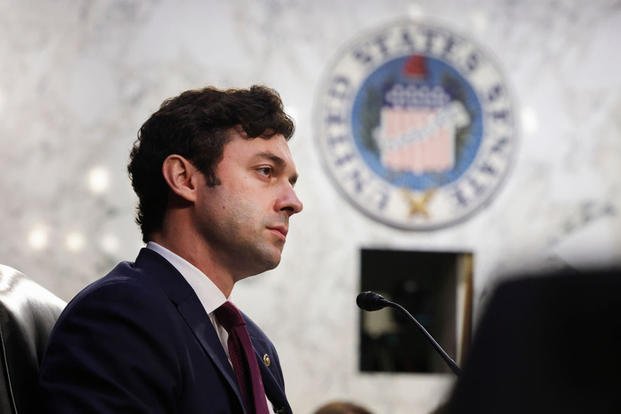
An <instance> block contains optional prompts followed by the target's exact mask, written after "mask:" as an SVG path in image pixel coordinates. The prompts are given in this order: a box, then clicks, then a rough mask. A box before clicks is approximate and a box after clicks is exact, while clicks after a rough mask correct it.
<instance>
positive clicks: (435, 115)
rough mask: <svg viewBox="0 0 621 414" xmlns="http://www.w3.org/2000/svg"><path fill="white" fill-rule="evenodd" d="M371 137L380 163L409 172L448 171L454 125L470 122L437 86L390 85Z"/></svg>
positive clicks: (461, 108)
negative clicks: (374, 142) (377, 150)
mask: <svg viewBox="0 0 621 414" xmlns="http://www.w3.org/2000/svg"><path fill="white" fill-rule="evenodd" d="M384 102H386V103H388V105H385V106H383V107H382V109H381V112H380V123H379V126H378V128H377V130H376V131H375V134H374V138H375V140H376V143H377V145H378V148H379V150H380V157H381V162H382V164H383V165H384V166H385V167H386V168H388V169H390V170H393V171H400V172H411V173H413V174H423V173H440V172H445V171H450V170H451V169H452V168H453V167H454V165H455V157H456V154H455V139H456V131H457V129H458V128H461V127H463V126H466V125H468V123H469V122H470V119H469V115H468V112H467V111H466V109H465V108H464V106H463V104H462V103H461V102H459V101H451V100H450V97H449V95H448V94H447V93H446V92H445V91H444V90H443V89H442V87H441V86H435V87H432V88H430V87H429V86H426V85H425V86H416V85H407V86H406V85H400V84H397V85H393V86H392V88H391V89H390V90H389V91H388V92H387V93H386V96H385V98H384Z"/></svg>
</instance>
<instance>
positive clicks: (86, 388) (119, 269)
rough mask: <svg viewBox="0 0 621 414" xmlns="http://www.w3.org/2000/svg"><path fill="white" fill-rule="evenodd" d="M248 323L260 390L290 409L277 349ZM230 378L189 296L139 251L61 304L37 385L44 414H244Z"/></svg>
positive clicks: (166, 267) (155, 257)
mask: <svg viewBox="0 0 621 414" xmlns="http://www.w3.org/2000/svg"><path fill="white" fill-rule="evenodd" d="M246 320H247V326H248V331H249V333H250V337H251V340H252V342H253V345H254V347H255V349H256V352H257V358H258V359H259V367H260V368H261V371H262V375H263V383H264V386H265V391H266V394H267V396H268V397H269V399H270V401H271V402H272V404H273V406H274V409H275V410H277V412H282V413H290V412H291V408H290V407H289V404H288V402H287V399H286V397H285V393H284V379H283V376H282V371H281V368H280V363H279V360H278V355H277V354H276V350H275V348H274V346H273V344H272V343H271V342H270V340H269V339H268V338H267V336H265V334H264V333H263V332H262V331H261V330H260V329H259V327H258V326H257V325H255V324H254V323H253V322H252V321H251V320H250V319H248V318H247V317H246ZM266 354H267V355H268V357H269V361H270V364H269V367H266V364H265V363H264V355H266ZM266 360H267V358H266ZM234 378H235V374H234V372H233V369H232V368H231V365H230V363H229V361H228V359H227V357H226V354H225V353H224V349H223V348H222V345H221V343H220V341H219V339H218V336H217V335H216V332H215V330H214V328H213V325H212V324H211V321H210V320H209V317H208V316H207V314H206V312H205V309H204V308H203V306H202V305H201V303H200V301H199V299H198V297H197V296H196V294H195V293H194V290H192V288H191V287H190V285H189V284H188V283H187V282H186V281H185V279H184V278H183V276H181V274H180V273H179V272H178V271H177V270H176V269H175V268H174V267H173V266H172V265H171V264H170V263H169V262H168V261H166V260H165V259H164V258H163V257H161V256H160V255H159V254H157V253H155V252H153V251H151V250H148V249H142V250H141V251H140V254H139V255H138V258H137V259H136V262H135V263H129V262H123V263H121V264H119V265H118V266H116V267H115V268H114V269H113V270H112V271H111V272H110V273H109V274H108V275H106V276H105V277H103V278H102V279H100V280H98V281H96V282H95V283H93V284H91V285H90V286H88V287H87V288H85V289H84V290H83V291H82V292H80V293H79V294H78V295H77V296H76V297H75V298H74V299H73V300H72V301H71V302H70V303H69V304H68V305H67V307H66V309H65V311H64V312H63V314H62V315H61V316H60V318H59V320H58V322H57V324H56V326H55V327H54V330H53V332H52V334H51V337H50V342H49V345H48V348H47V350H46V353H45V355H44V357H43V360H42V363H41V372H40V385H41V392H42V402H43V404H44V406H45V408H44V410H43V412H46V413H60V414H73V413H80V414H84V413H89V414H102V413H115V414H118V413H145V414H147V413H148V414H159V413H179V414H192V413H201V414H205V413H243V412H244V410H243V406H242V402H241V396H240V394H239V389H238V386H237V383H236V381H235V379H234Z"/></svg>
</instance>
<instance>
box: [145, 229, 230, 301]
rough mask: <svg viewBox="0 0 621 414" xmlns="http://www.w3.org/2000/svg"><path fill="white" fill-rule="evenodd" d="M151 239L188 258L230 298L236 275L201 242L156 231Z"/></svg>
mask: <svg viewBox="0 0 621 414" xmlns="http://www.w3.org/2000/svg"><path fill="white" fill-rule="evenodd" d="M150 240H151V241H153V242H155V243H157V244H159V245H160V246H162V247H165V248H166V249H168V250H170V251H171V252H173V253H175V254H176V255H178V256H180V257H182V258H183V259H185V260H187V261H188V262H189V263H191V264H192V265H193V266H195V267H196V268H197V269H199V270H200V271H201V272H203V273H204V274H205V275H206V276H207V277H208V278H209V279H211V281H212V282H213V283H214V284H215V285H216V286H217V287H218V289H220V290H221V291H222V293H224V295H225V296H226V297H227V298H228V297H229V296H230V295H231V292H232V291H233V286H234V284H235V279H234V277H233V276H232V275H231V274H230V272H228V271H227V270H226V269H224V268H222V267H221V266H219V265H218V261H217V260H213V258H212V257H210V254H209V250H208V249H203V248H201V247H200V245H201V243H200V242H199V243H189V242H187V241H185V240H183V239H178V238H175V237H165V235H164V234H162V233H154V234H153V235H151V237H150Z"/></svg>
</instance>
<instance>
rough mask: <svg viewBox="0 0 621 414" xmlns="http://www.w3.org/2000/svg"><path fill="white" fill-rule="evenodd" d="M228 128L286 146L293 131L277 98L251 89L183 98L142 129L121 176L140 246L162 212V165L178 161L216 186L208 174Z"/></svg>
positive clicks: (165, 106)
mask: <svg viewBox="0 0 621 414" xmlns="http://www.w3.org/2000/svg"><path fill="white" fill-rule="evenodd" d="M231 128H241V129H243V131H244V132H245V133H246V135H247V139H254V138H258V137H260V138H263V139H269V138H271V137H272V136H274V135H276V134H282V135H283V136H284V137H285V139H287V140H289V138H291V136H292V135H293V131H294V125H293V121H292V119H291V118H290V117H289V116H288V115H287V114H286V113H285V112H284V110H283V104H282V101H281V99H280V96H279V95H278V93H277V92H276V91H274V90H272V89H270V88H267V87H265V86H257V85H255V86H252V87H251V88H249V89H227V90H219V89H216V88H213V87H207V88H204V89H200V90H189V91H186V92H183V93H182V94H181V95H179V96H177V97H175V98H171V99H167V100H166V101H164V103H162V105H161V106H160V109H159V110H158V111H157V112H155V113H154V114H153V115H151V117H150V118H149V119H148V120H147V121H146V122H145V123H144V124H143V125H142V127H141V128H140V130H139V131H138V139H137V140H136V142H135V143H134V146H133V148H132V151H131V154H130V159H129V164H128V165H127V171H128V173H129V177H130V179H131V182H132V187H133V188H134V191H135V192H136V195H137V196H138V207H137V214H136V223H138V225H139V226H140V230H141V231H142V239H143V241H144V242H147V241H148V240H149V238H150V235H151V234H152V233H153V232H154V231H157V230H160V229H161V226H162V221H163V219H164V213H165V212H166V208H167V203H168V196H169V192H170V189H169V187H168V185H167V184H166V181H165V180H164V177H163V175H162V171H161V168H162V163H163V162H164V159H166V157H168V156H169V155H171V154H178V155H181V156H183V157H185V158H187V159H188V160H189V161H190V162H191V163H192V164H193V165H194V166H195V167H196V168H197V169H198V170H200V171H201V172H202V173H203V174H204V175H205V177H206V179H207V183H208V185H209V186H215V185H218V178H217V177H216V176H215V173H214V171H215V168H216V165H217V164H218V163H219V162H220V160H221V158H222V153H223V150H224V145H225V144H226V143H227V142H228V141H229V139H230V130H231ZM242 136H244V135H242ZM244 137H245V136H244Z"/></svg>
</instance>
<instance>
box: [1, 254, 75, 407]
mask: <svg viewBox="0 0 621 414" xmlns="http://www.w3.org/2000/svg"><path fill="white" fill-rule="evenodd" d="M64 307H65V302H64V301H63V300H61V299H60V298H58V297H57V296H55V295H54V294H52V293H51V292H49V291H48V290H46V289H44V288H43V287H41V286H40V285H38V284H37V283H35V282H33V281H32V280H29V279H28V278H26V277H25V276H24V274H23V273H20V272H19V271H17V270H15V269H13V268H11V267H8V266H4V265H0V360H1V361H0V362H1V367H0V368H1V371H2V372H1V373H0V412H1V413H3V414H9V413H11V414H30V413H35V412H37V408H36V407H37V402H38V392H37V390H38V385H37V384H38V372H39V363H40V361H41V357H42V356H43V352H44V351H45V346H46V344H47V340H48V337H49V334H50V331H51V330H52V328H53V326H54V324H55V323H56V319H57V318H58V316H59V315H60V313H61V311H62V310H63V308H64Z"/></svg>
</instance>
